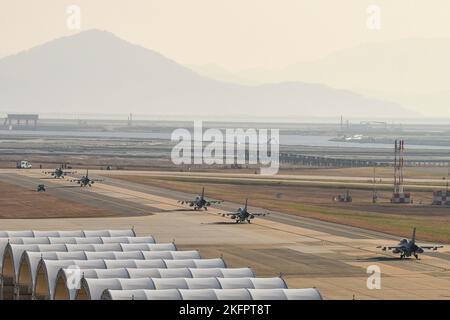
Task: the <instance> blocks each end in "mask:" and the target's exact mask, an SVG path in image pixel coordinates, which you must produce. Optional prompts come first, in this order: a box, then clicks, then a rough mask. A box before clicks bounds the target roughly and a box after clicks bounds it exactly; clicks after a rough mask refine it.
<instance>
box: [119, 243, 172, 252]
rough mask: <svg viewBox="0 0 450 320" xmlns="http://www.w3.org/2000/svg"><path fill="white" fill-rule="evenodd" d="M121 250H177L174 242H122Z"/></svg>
mask: <svg viewBox="0 0 450 320" xmlns="http://www.w3.org/2000/svg"><path fill="white" fill-rule="evenodd" d="M121 246H122V251H138V250H141V251H177V247H176V246H175V244H174V243H122V244H121Z"/></svg>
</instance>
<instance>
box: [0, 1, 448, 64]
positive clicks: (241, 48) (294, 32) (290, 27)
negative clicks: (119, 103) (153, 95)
mask: <svg viewBox="0 0 450 320" xmlns="http://www.w3.org/2000/svg"><path fill="white" fill-rule="evenodd" d="M72 4H76V5H79V6H80V8H81V31H82V30H88V29H92V28H98V29H103V30H108V31H111V32H113V33H115V34H116V35H118V36H119V37H121V38H124V39H126V40H129V41H131V42H133V43H137V44H140V45H142V46H144V47H147V48H149V49H154V50H156V51H158V52H160V53H162V54H163V55H166V56H168V57H170V58H172V59H174V60H176V61H178V62H180V63H183V64H191V65H204V64H217V65H220V66H222V67H224V68H226V69H228V70H231V71H236V70H240V69H247V68H281V67H284V66H287V65H289V64H292V63H295V62H299V61H307V60H314V59H317V58H320V57H323V56H325V55H327V54H329V53H331V52H333V51H336V50H339V49H343V48H348V47H353V46H357V45H358V44H360V43H365V42H374V41H376V42H379V41H386V40H395V39H402V38H411V37H425V38H429V37H450V23H449V20H448V17H449V12H450V1H448V0H433V1H425V0H339V1H336V0H128V1H123V0H71V1H66V0H39V1H29V0H14V1H12V0H0V56H1V55H7V54H12V53H16V52H18V51H22V50H24V49H27V48H30V47H33V46H35V45H37V44H40V43H43V42H46V41H49V40H52V39H55V38H58V37H60V36H64V35H70V34H73V33H75V32H79V31H73V30H69V29H68V28H67V26H66V20H67V17H68V15H67V13H66V8H67V6H68V5H72ZM371 4H376V5H378V6H379V7H380V8H381V29H380V30H376V31H375V30H370V29H369V28H368V27H367V25H366V21H367V18H368V14H367V12H366V10H367V8H368V6H369V5H371Z"/></svg>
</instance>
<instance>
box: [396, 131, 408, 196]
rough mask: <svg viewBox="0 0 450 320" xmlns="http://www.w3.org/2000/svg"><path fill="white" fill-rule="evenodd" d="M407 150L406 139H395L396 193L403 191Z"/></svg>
mask: <svg viewBox="0 0 450 320" xmlns="http://www.w3.org/2000/svg"><path fill="white" fill-rule="evenodd" d="M404 151H405V141H404V140H395V157H394V193H403V165H404V160H403V153H404Z"/></svg>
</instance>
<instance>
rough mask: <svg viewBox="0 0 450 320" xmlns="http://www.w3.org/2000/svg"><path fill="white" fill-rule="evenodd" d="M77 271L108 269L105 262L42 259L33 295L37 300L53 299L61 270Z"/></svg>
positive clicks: (37, 271)
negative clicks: (57, 277)
mask: <svg viewBox="0 0 450 320" xmlns="http://www.w3.org/2000/svg"><path fill="white" fill-rule="evenodd" d="M68 267H71V268H73V269H74V270H77V269H101V268H106V265H105V261H104V260H46V259H42V260H41V261H40V262H39V264H38V267H37V270H36V275H35V281H34V282H33V283H34V290H33V295H34V297H35V298H36V299H38V300H39V299H46V298H47V297H53V294H54V289H55V282H56V276H57V274H58V271H59V270H60V269H61V268H68ZM80 272H81V271H80Z"/></svg>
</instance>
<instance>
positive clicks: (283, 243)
mask: <svg viewBox="0 0 450 320" xmlns="http://www.w3.org/2000/svg"><path fill="white" fill-rule="evenodd" d="M98 173H99V172H92V174H93V175H95V174H98ZM117 174H119V172H118V173H117ZM42 178H44V177H43V175H42V173H41V172H40V170H23V171H20V170H9V169H5V170H0V181H2V182H6V183H10V184H12V185H15V186H21V187H23V188H25V189H27V190H28V189H30V188H33V189H34V188H35V187H36V185H37V182H39V183H45V184H46V186H47V187H48V191H47V193H48V194H50V195H53V196H55V197H58V198H60V199H61V205H64V200H70V201H75V202H79V203H86V202H88V204H89V205H90V206H92V207H96V208H102V209H106V210H115V212H116V213H117V214H119V215H120V217H101V218H97V217H91V218H71V219H58V218H51V219H33V220H29V219H3V220H0V221H1V222H0V223H1V227H0V229H2V230H18V229H41V230H46V229H61V230H64V229H89V228H91V229H94V228H126V227H132V226H134V228H135V230H136V232H137V233H138V234H139V235H146V234H151V235H153V236H155V237H156V239H157V241H159V242H166V241H173V240H174V241H175V243H176V244H177V246H178V247H179V248H180V249H199V250H200V253H201V254H202V256H203V257H217V256H223V258H224V259H225V261H226V263H227V265H228V266H229V267H243V266H249V267H251V268H252V269H253V270H254V271H255V273H256V275H257V276H277V275H279V274H280V273H281V274H282V276H283V277H284V278H285V280H286V282H287V284H288V286H289V287H290V288H302V287H317V288H318V289H319V290H320V292H321V293H322V295H323V297H324V298H325V299H352V298H355V299H450V290H449V289H450V247H449V246H446V247H445V248H444V249H443V250H440V251H439V252H437V253H430V254H426V255H421V260H418V261H416V260H413V259H408V260H404V261H402V260H400V259H398V258H397V257H395V256H393V255H390V254H386V253H383V252H382V251H380V250H379V249H376V246H377V245H381V244H396V243H397V242H398V237H393V236H391V235H385V234H382V233H379V232H375V231H368V230H364V229H359V228H351V227H348V226H344V225H339V224H335V223H329V222H322V221H318V220H314V219H308V218H303V217H297V216H292V215H286V214H284V215H283V214H279V213H274V214H272V215H270V216H268V217H265V218H261V219H255V220H254V222H253V223H252V224H250V225H249V224H235V223H233V222H231V221H230V220H229V219H225V218H223V217H221V216H219V215H216V214H215V213H218V212H223V211H224V210H229V209H236V208H237V206H238V205H237V204H233V203H225V204H224V206H223V207H221V209H222V210H219V209H215V208H210V209H209V210H208V211H207V212H205V211H200V212H193V211H189V210H188V208H187V207H186V206H182V205H180V204H178V203H177V201H176V199H190V198H192V197H193V196H195V194H185V193H181V192H174V191H170V190H165V189H162V188H157V187H150V186H144V185H139V184H138V183H133V182H128V181H123V180H118V179H114V178H112V177H111V178H105V180H104V181H103V182H100V183H96V184H95V185H94V186H93V187H92V188H83V189H82V188H79V187H78V188H74V187H70V186H72V185H73V183H71V182H68V181H64V180H57V179H45V180H43V179H42ZM66 187H67V188H66ZM370 265H377V266H379V267H380V269H381V273H382V274H381V289H380V290H377V289H374V290H369V289H368V288H367V286H366V282H367V278H368V276H369V274H367V272H366V268H367V267H368V266H370Z"/></svg>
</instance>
